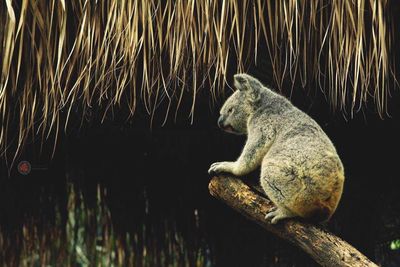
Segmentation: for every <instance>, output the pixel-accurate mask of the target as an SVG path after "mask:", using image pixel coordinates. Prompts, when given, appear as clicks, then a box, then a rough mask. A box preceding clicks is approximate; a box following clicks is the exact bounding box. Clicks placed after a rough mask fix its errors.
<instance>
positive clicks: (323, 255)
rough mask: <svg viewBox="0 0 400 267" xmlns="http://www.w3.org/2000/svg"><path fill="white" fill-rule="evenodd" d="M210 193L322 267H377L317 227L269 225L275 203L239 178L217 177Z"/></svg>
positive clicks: (283, 223) (287, 223)
mask: <svg viewBox="0 0 400 267" xmlns="http://www.w3.org/2000/svg"><path fill="white" fill-rule="evenodd" d="M209 190H210V193H211V195H213V196H214V197H216V198H218V199H220V200H222V201H223V202H225V203H226V204H228V205H229V206H231V207H232V208H233V209H235V210H237V211H238V212H240V213H241V214H243V215H244V216H246V217H248V218H249V219H251V220H253V221H255V222H256V223H258V224H259V225H261V226H262V227H264V228H265V229H267V230H268V231H270V232H272V233H273V234H275V235H277V236H279V237H281V238H283V239H285V240H288V241H290V242H291V243H293V244H295V245H296V246H298V247H300V248H301V249H302V250H304V251H305V252H306V253H308V254H309V255H310V256H311V257H312V258H313V259H314V260H315V261H316V262H318V263H319V264H321V265H322V266H332V267H338V266H339V267H340V266H352V267H353V266H375V267H377V265H376V264H375V263H373V262H372V261H370V260H369V259H368V258H367V257H366V256H364V255H363V254H361V253H360V252H359V251H358V250H357V249H355V248H354V247H352V246H351V245H350V244H348V243H347V242H345V241H343V240H342V239H340V238H339V237H337V236H335V235H333V234H332V233H329V232H327V231H326V230H323V229H321V228H319V227H318V226H316V225H312V224H308V223H304V222H300V221H298V220H285V221H281V222H279V223H278V224H276V225H272V224H270V223H269V221H267V220H265V218H264V217H265V214H266V213H267V212H268V211H270V210H271V209H272V208H273V207H274V205H273V204H272V202H271V201H270V200H269V199H267V198H266V197H264V196H262V195H261V194H260V192H257V191H258V190H257V189H256V190H254V189H253V188H250V187H249V186H248V185H246V184H245V183H243V182H242V181H241V180H240V179H238V178H234V177H229V176H226V175H221V176H217V177H214V178H213V179H212V180H211V182H210V184H209Z"/></svg>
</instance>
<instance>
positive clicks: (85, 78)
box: [0, 0, 395, 153]
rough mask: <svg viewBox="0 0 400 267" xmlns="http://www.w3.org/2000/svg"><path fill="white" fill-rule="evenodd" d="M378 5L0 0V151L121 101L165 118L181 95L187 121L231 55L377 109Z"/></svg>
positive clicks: (388, 62) (384, 11) (380, 81)
mask: <svg viewBox="0 0 400 267" xmlns="http://www.w3.org/2000/svg"><path fill="white" fill-rule="evenodd" d="M389 2H390V1H388V0H375V1H374V0H370V1H367V0H352V1H347V0H315V1H301V0H284V1H272V0H269V1H261V0H244V1H234V0H222V1H212V0H202V1H195V0H187V1H183V0H182V1H180V0H177V1H172V0H171V1H169V0H167V1H162V3H161V2H160V1H155V0H147V1H142V0H134V1H126V0H121V1H87V0H86V1H83V0H82V1H64V0H61V1H45V0H37V1H28V0H21V1H12V0H5V1H2V2H1V4H0V23H1V24H2V25H3V27H0V44H1V46H0V66H1V78H0V118H1V119H0V120H1V129H0V151H1V152H2V153H4V152H5V151H6V150H7V146H8V144H9V143H10V142H14V143H15V144H16V148H17V151H18V149H20V148H21V147H22V146H23V144H24V142H25V141H26V138H27V137H28V136H29V135H30V134H32V135H41V136H42V138H43V139H46V138H47V137H48V136H49V135H50V134H51V133H52V132H54V133H55V136H57V135H58V134H57V133H58V131H59V130H62V129H65V128H66V127H67V125H68V121H69V118H70V114H71V112H72V110H73V109H75V108H76V107H80V108H81V110H82V112H85V110H86V109H90V108H91V107H92V106H99V107H102V110H104V114H107V113H109V112H110V111H111V110H112V109H113V108H114V107H118V106H121V105H125V106H127V107H128V108H129V116H132V115H134V113H135V110H136V109H137V107H138V105H139V103H140V105H143V106H144V107H145V110H146V111H147V113H148V114H149V115H150V118H151V119H150V120H151V121H152V119H153V117H154V114H155V112H156V110H157V108H158V107H159V106H160V103H167V109H166V111H165V120H164V122H165V121H166V120H167V118H168V117H171V116H172V117H174V116H176V114H177V112H178V111H179V107H180V105H181V103H182V101H183V99H185V100H186V101H187V100H191V103H192V104H191V112H190V114H189V115H190V118H191V120H192V121H193V118H194V110H195V104H196V93H197V92H198V90H199V89H201V88H207V89H208V88H209V89H210V90H211V96H212V98H213V99H214V98H215V97H216V96H217V95H218V94H219V93H221V92H222V91H223V89H224V85H225V81H226V75H227V69H228V61H229V59H231V58H234V59H235V61H237V66H235V67H234V68H236V69H237V71H238V72H240V71H244V70H245V69H246V67H247V66H248V65H249V64H250V63H251V61H252V60H256V59H257V58H260V57H262V56H266V55H269V58H270V60H271V62H272V64H273V73H274V80H275V83H276V84H277V85H278V87H279V88H280V89H281V88H282V85H283V81H284V79H286V78H287V77H290V79H291V81H292V84H295V82H300V83H301V84H302V85H303V86H304V87H305V86H306V85H308V84H309V83H310V81H318V84H319V85H320V87H321V89H322V90H323V91H324V92H325V93H326V94H327V95H328V96H329V100H330V102H331V103H332V106H333V107H334V108H338V109H341V110H344V108H345V107H350V110H351V111H353V110H357V109H359V108H360V107H361V106H362V104H363V103H364V102H365V101H366V100H367V98H368V97H369V96H372V98H373V99H374V100H375V103H376V106H377V110H378V111H379V113H380V114H384V113H385V106H386V101H387V97H388V94H389V85H390V84H392V83H393V79H394V75H393V73H394V70H393V66H394V64H393V61H394V58H393V57H391V56H390V55H391V48H392V47H393V41H394V40H393V34H394V33H395V29H394V26H395V25H394V23H393V17H392V14H391V9H390V8H389V7H390V3H389ZM394 2H395V1H394ZM392 5H393V4H392ZM261 38H264V39H265V41H266V45H267V47H268V52H269V54H265V53H260V51H259V49H260V47H259V41H260V40H261ZM285 89H286V88H285ZM289 89H290V88H289ZM13 122H14V124H13ZM15 125H16V126H15ZM10 138H11V139H10Z"/></svg>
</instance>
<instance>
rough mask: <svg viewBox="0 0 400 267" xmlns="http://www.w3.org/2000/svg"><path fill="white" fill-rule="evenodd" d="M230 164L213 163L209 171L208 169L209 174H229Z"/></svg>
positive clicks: (224, 162)
mask: <svg viewBox="0 0 400 267" xmlns="http://www.w3.org/2000/svg"><path fill="white" fill-rule="evenodd" d="M231 164H232V163H231V162H227V161H223V162H214V163H213V164H211V166H210V169H208V173H209V174H218V173H221V172H231V170H232V167H231Z"/></svg>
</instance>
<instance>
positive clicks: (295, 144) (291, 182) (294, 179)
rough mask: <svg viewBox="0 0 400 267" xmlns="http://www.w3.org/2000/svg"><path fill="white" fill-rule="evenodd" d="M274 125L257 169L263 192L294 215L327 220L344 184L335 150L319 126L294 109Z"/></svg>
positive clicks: (333, 209)
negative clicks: (269, 144) (265, 151)
mask: <svg viewBox="0 0 400 267" xmlns="http://www.w3.org/2000/svg"><path fill="white" fill-rule="evenodd" d="M275 123H276V124H275V126H276V139H275V141H274V143H273V145H272V146H271V148H270V150H269V151H268V153H267V155H266V156H265V157H264V160H263V162H262V166H261V184H262V185H263V187H264V189H265V190H266V193H267V194H268V195H269V196H270V197H271V198H272V201H273V202H275V203H277V205H279V204H281V205H284V206H285V208H286V209H289V210H290V211H292V212H293V213H295V214H297V215H298V216H301V217H306V218H310V217H313V218H314V219H316V220H319V221H323V220H327V219H329V218H330V216H331V215H332V214H333V212H334V211H335V209H336V207H337V204H338V202H339V200H340V197H341V194H342V189H343V181H344V170H343V165H342V163H341V161H340V158H339V156H338V155H337V152H336V149H335V147H334V146H333V144H332V142H331V141H330V139H329V138H328V136H327V135H326V134H325V133H324V132H323V130H322V129H321V128H320V126H319V125H318V124H317V123H316V122H315V121H314V120H313V119H312V118H311V117H309V116H308V115H307V114H305V113H303V112H302V111H300V110H298V109H297V108H295V107H293V108H292V109H290V111H288V112H285V113H283V114H281V116H279V117H276V122H275Z"/></svg>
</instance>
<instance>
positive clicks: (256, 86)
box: [218, 74, 264, 134]
mask: <svg viewBox="0 0 400 267" xmlns="http://www.w3.org/2000/svg"><path fill="white" fill-rule="evenodd" d="M234 86H235V88H236V89H237V90H236V91H235V92H234V93H233V94H232V95H231V96H230V97H229V98H228V99H227V100H226V101H225V103H224V105H223V106H222V108H221V111H220V117H219V119H218V126H219V127H220V128H221V129H223V130H224V131H226V132H230V133H234V134H246V133H247V121H248V119H249V117H250V115H251V114H253V112H254V110H255V109H256V108H257V106H258V105H259V102H260V99H261V93H262V90H264V89H263V86H262V84H261V83H260V82H259V81H258V80H257V79H255V78H253V77H251V76H250V75H247V74H236V75H235V76H234Z"/></svg>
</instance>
